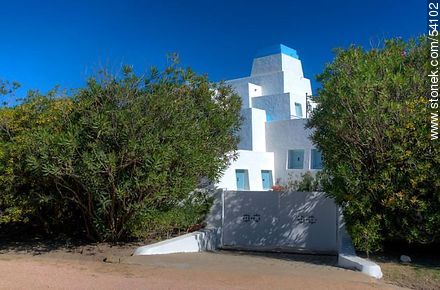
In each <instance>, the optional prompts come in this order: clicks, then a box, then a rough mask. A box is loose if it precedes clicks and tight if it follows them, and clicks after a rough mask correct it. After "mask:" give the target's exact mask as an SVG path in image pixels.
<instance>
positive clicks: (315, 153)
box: [311, 149, 322, 169]
mask: <svg viewBox="0 0 440 290" xmlns="http://www.w3.org/2000/svg"><path fill="white" fill-rule="evenodd" d="M311 161H312V162H311V163H312V166H311V169H322V153H321V151H319V150H318V149H312V160H311Z"/></svg>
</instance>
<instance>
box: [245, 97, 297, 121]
mask: <svg viewBox="0 0 440 290" xmlns="http://www.w3.org/2000/svg"><path fill="white" fill-rule="evenodd" d="M289 103H290V94H289V93H284V94H278V95H269V96H261V97H255V98H252V106H253V107H254V108H258V109H261V110H265V111H266V120H267V121H276V120H287V119H290V115H292V113H291V108H290V104H289Z"/></svg>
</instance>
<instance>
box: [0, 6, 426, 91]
mask: <svg viewBox="0 0 440 290" xmlns="http://www.w3.org/2000/svg"><path fill="white" fill-rule="evenodd" d="M425 6H426V3H425V1H420V0H405V1H403V0H402V1H391V0H368V1H367V0H363V1H354V0H351V1H350V0H335V1H304V0H303V1H294V0H290V1H288V0H286V1H279V0H271V1H258V0H253V1H240V0H235V1H232V0H225V1H209V0H205V1H201V0H197V1H192V0H186V1H177V0H169V1H159V0H156V1H134V0H124V1H123V0H120V1H112V0H107V1H93V0H90V1H83V0H75V1H44V0H40V1H37V0H35V1H20V0H15V1H11V0H9V1H7V0H5V1H2V4H1V5H0V36H1V40H0V79H3V80H5V79H6V80H11V81H12V80H15V81H18V82H20V83H21V84H22V85H23V87H22V89H20V91H19V92H18V95H19V96H22V95H24V94H25V93H26V91H27V90H28V89H40V90H41V91H43V92H45V91H47V90H49V89H50V88H52V87H53V86H55V85H57V84H59V85H60V86H61V87H62V88H76V87H79V86H82V85H84V83H85V80H86V79H87V77H88V76H90V75H91V74H93V72H95V71H96V70H97V68H100V67H101V68H102V67H103V66H107V67H110V68H111V69H112V70H114V71H117V69H118V68H119V67H120V65H121V64H122V63H124V64H132V65H134V67H135V69H136V71H138V72H143V71H145V70H147V68H148V67H150V66H151V65H154V66H158V67H163V66H164V64H165V62H166V54H167V53H169V52H177V53H178V54H179V55H180V58H181V61H182V63H183V64H184V65H188V66H191V67H192V68H193V69H194V70H195V71H197V72H199V73H207V74H208V75H209V77H210V79H211V80H213V81H218V80H222V79H231V78H236V77H242V76H247V75H248V74H249V73H250V69H251V62H252V58H253V56H254V54H255V53H256V51H257V50H258V49H260V48H262V47H266V46H269V45H272V44H276V43H283V44H285V45H287V46H290V47H292V48H295V49H296V50H297V51H298V54H299V57H300V59H301V60H302V62H303V68H304V73H305V76H306V77H308V78H310V79H312V87H313V90H314V91H316V88H317V86H318V84H317V83H316V81H315V80H314V79H315V75H316V74H318V73H320V72H321V71H322V69H323V67H324V65H325V64H326V63H327V62H330V61H331V60H332V58H333V54H332V49H333V48H335V47H347V46H349V45H350V44H358V45H362V46H364V47H365V48H369V47H371V45H377V44H378V43H379V42H380V41H381V40H383V39H384V38H390V37H403V38H404V39H408V38H410V37H414V36H417V35H419V34H422V33H425V31H426V27H425V26H426V7H425Z"/></svg>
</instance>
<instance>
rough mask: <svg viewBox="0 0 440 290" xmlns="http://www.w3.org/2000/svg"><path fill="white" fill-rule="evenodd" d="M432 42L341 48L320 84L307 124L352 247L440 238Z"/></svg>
mask: <svg viewBox="0 0 440 290" xmlns="http://www.w3.org/2000/svg"><path fill="white" fill-rule="evenodd" d="M428 51H429V42H428V41H427V39H426V38H425V37H421V38H420V39H419V41H414V40H411V41H409V42H404V41H403V40H400V39H394V40H389V41H386V42H385V45H384V47H383V48H380V49H377V48H375V49H371V50H370V51H365V50H363V49H362V48H360V47H355V46H352V47H350V48H348V49H347V50H342V49H339V50H337V51H336V57H335V59H334V61H333V62H332V63H330V64H328V65H327V66H326V68H325V70H324V72H323V73H322V74H320V75H319V76H318V80H319V81H321V83H322V88H321V89H320V90H319V91H318V99H317V101H318V102H319V106H318V108H317V109H316V110H315V111H314V113H313V116H312V118H311V121H310V123H309V127H312V128H314V129H315V130H314V135H313V140H314V142H315V143H316V144H317V145H318V147H319V149H320V150H321V151H322V152H323V157H324V172H325V173H326V175H327V176H328V177H329V178H328V180H327V181H328V182H327V183H326V185H325V191H326V192H328V193H329V194H330V195H331V196H332V197H334V198H335V199H336V201H337V202H338V203H339V204H340V205H342V207H343V209H344V215H345V219H346V222H347V227H348V230H349V232H350V233H351V235H352V238H353V241H354V244H355V246H356V247H357V248H358V249H362V250H366V251H369V250H376V249H379V248H380V247H381V245H382V242H383V241H405V242H407V243H433V242H435V241H438V240H439V238H440V178H439V173H440V154H439V153H440V146H439V145H438V142H435V141H431V140H430V120H429V117H430V108H429V106H428V100H427V98H426V97H427V96H429V89H430V85H429V83H428V82H429V81H430V79H429V78H428V69H429V54H428Z"/></svg>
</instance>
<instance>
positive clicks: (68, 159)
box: [0, 62, 241, 241]
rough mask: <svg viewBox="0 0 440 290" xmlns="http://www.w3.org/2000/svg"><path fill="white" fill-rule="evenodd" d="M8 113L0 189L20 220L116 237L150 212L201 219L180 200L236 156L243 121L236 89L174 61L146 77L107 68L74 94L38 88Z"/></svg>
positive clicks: (153, 216)
mask: <svg viewBox="0 0 440 290" xmlns="http://www.w3.org/2000/svg"><path fill="white" fill-rule="evenodd" d="M0 113H1V114H2V115H3V116H4V115H5V114H6V115H10V114H12V116H13V117H7V118H5V117H2V118H4V119H8V121H5V122H3V124H4V126H3V128H4V129H3V130H2V134H3V135H2V139H1V142H2V144H6V147H7V148H8V149H4V148H2V149H4V150H5V151H4V152H6V153H5V154H3V155H2V156H3V157H4V158H3V159H2V160H1V161H0V162H1V165H0V170H1V168H2V167H3V171H4V172H6V173H7V176H10V177H8V178H5V179H2V180H0V191H1V192H3V194H5V196H10V197H8V200H10V201H11V202H10V203H11V204H12V205H13V206H15V207H16V208H17V209H19V210H22V212H20V213H19V214H20V215H22V216H23V217H22V218H21V220H23V221H25V217H26V218H27V219H31V220H36V219H38V220H40V221H41V222H40V223H41V224H43V225H44V227H46V228H48V229H51V230H54V231H58V230H60V229H66V228H68V227H72V229H73V228H75V227H77V229H78V230H79V231H83V232H85V234H86V235H87V236H88V237H89V238H92V239H96V240H112V241H116V240H121V239H126V238H127V237H131V236H133V235H138V234H139V233H140V232H141V230H140V229H147V230H148V229H149V228H148V227H143V226H142V223H143V224H145V221H143V220H142V219H141V217H142V216H143V217H148V218H150V220H152V221H156V222H157V221H158V220H159V219H162V221H160V222H159V223H163V224H164V225H171V224H170V223H172V226H173V227H178V228H179V227H180V228H187V227H188V224H189V223H191V222H193V221H196V218H195V215H196V214H199V213H200V214H201V210H199V209H197V210H194V211H193V212H192V216H189V215H186V214H185V213H188V212H189V209H190V208H191V207H190V204H188V203H185V206H182V205H181V203H182V202H183V201H185V200H187V199H188V198H189V196H191V194H193V193H192V192H194V190H195V189H196V188H198V187H203V186H205V183H206V182H205V181H206V180H211V181H215V180H217V179H218V177H219V176H220V174H221V172H222V170H224V169H225V168H226V166H227V165H228V163H229V161H230V159H231V158H232V157H234V156H235V150H236V146H237V143H238V140H237V134H236V133H237V131H238V129H239V126H240V120H241V119H240V99H239V97H238V96H237V95H236V94H235V93H233V91H232V90H231V88H229V87H227V86H225V85H223V84H213V83H211V82H209V81H208V80H207V78H206V77H204V76H198V75H196V74H195V73H193V72H192V71H191V70H189V69H182V68H180V67H179V66H178V65H177V64H176V63H175V62H173V63H172V64H171V65H170V66H169V67H168V68H166V69H165V71H164V72H158V71H157V70H156V69H152V71H151V75H150V76H149V77H147V78H141V77H138V76H136V75H135V74H134V73H133V71H132V70H131V68H129V67H125V68H124V73H123V75H122V76H121V77H114V76H111V75H109V74H107V73H105V72H103V73H102V74H101V75H100V76H99V78H92V79H90V80H89V81H88V85H87V87H85V88H83V89H80V90H78V91H77V92H76V93H75V94H74V96H73V97H71V98H61V99H60V98H55V97H54V96H40V95H37V96H34V97H30V98H28V99H27V100H26V101H25V103H24V104H23V105H20V106H17V107H16V108H13V109H4V110H3V111H1V112H0ZM14 124H15V125H14ZM0 157H1V156H0ZM8 174H9V175H8ZM21 199H24V202H25V204H26V207H23V206H22V205H20V204H18V205H17V203H16V202H15V200H21ZM11 204H10V205H9V208H12V207H11ZM198 206H200V205H198ZM3 207H4V206H3ZM28 208H29V210H27V209H28ZM5 213H6V209H5V210H4V211H3V215H4V214H5ZM9 216H11V217H12V216H13V215H12V214H9ZM174 217H176V219H177V220H172V219H173V218H174ZM187 217H188V218H187ZM18 219H20V218H18ZM179 223H182V224H179Z"/></svg>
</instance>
